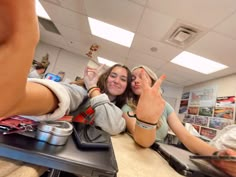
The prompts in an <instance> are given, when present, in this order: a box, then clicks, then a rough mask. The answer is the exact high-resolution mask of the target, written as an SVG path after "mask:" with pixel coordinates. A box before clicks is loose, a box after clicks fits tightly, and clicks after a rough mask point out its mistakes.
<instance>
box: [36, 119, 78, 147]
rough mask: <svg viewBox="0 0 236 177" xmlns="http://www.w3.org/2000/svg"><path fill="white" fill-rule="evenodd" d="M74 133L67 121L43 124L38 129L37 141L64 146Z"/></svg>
mask: <svg viewBox="0 0 236 177" xmlns="http://www.w3.org/2000/svg"><path fill="white" fill-rule="evenodd" d="M72 131H73V126H72V125H71V123H69V122H66V121H53V122H41V123H40V124H39V125H38V127H37V133H36V139H38V140H40V141H45V142H47V143H49V144H53V145H64V144H65V143H66V142H67V140H68V137H69V136H70V135H71V133H72Z"/></svg>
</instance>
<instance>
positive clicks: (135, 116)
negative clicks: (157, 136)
mask: <svg viewBox="0 0 236 177" xmlns="http://www.w3.org/2000/svg"><path fill="white" fill-rule="evenodd" d="M127 115H128V116H129V117H134V118H136V119H137V120H138V121H139V122H142V123H145V124H149V125H157V123H158V122H157V123H155V124H153V123H149V122H146V121H143V120H140V119H139V118H138V117H137V115H136V114H134V115H130V113H129V112H127Z"/></svg>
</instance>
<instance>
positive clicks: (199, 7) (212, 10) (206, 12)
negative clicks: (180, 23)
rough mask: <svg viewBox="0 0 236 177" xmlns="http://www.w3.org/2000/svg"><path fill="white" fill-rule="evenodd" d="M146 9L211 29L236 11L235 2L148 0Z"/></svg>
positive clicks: (227, 0)
mask: <svg viewBox="0 0 236 177" xmlns="http://www.w3.org/2000/svg"><path fill="white" fill-rule="evenodd" d="M148 7H150V8H152V9H155V10H157V11H159V12H161V13H163V14H166V15H169V16H172V17H175V18H178V19H182V20H185V21H188V22H191V23H193V24H196V25H201V26H203V27H208V28H212V27H214V26H215V25H216V24H218V23H219V22H221V21H222V20H224V18H226V17H227V16H229V15H230V14H232V12H234V11H235V10H236V1H235V0H224V1H216V0H207V1H196V0H149V1H148Z"/></svg>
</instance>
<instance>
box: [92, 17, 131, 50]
mask: <svg viewBox="0 0 236 177" xmlns="http://www.w3.org/2000/svg"><path fill="white" fill-rule="evenodd" d="M88 21H89V25H90V29H91V32H92V34H93V35H95V36H98V37H100V38H103V39H106V40H109V41H112V42H115V43H117V44H120V45H123V46H126V47H130V46H131V44H132V41H133V38H134V33H132V32H130V31H127V30H125V29H122V28H119V27H117V26H114V25H111V24H108V23H105V22H102V21H99V20H96V19H94V18H91V17H88Z"/></svg>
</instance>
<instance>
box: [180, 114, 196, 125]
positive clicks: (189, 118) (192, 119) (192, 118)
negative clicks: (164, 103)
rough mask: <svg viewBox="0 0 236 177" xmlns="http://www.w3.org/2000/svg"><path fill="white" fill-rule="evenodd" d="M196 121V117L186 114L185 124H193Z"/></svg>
mask: <svg viewBox="0 0 236 177" xmlns="http://www.w3.org/2000/svg"><path fill="white" fill-rule="evenodd" d="M194 119H195V116H194V115H189V114H185V115H184V118H183V122H185V123H190V124H193V123H194Z"/></svg>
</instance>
